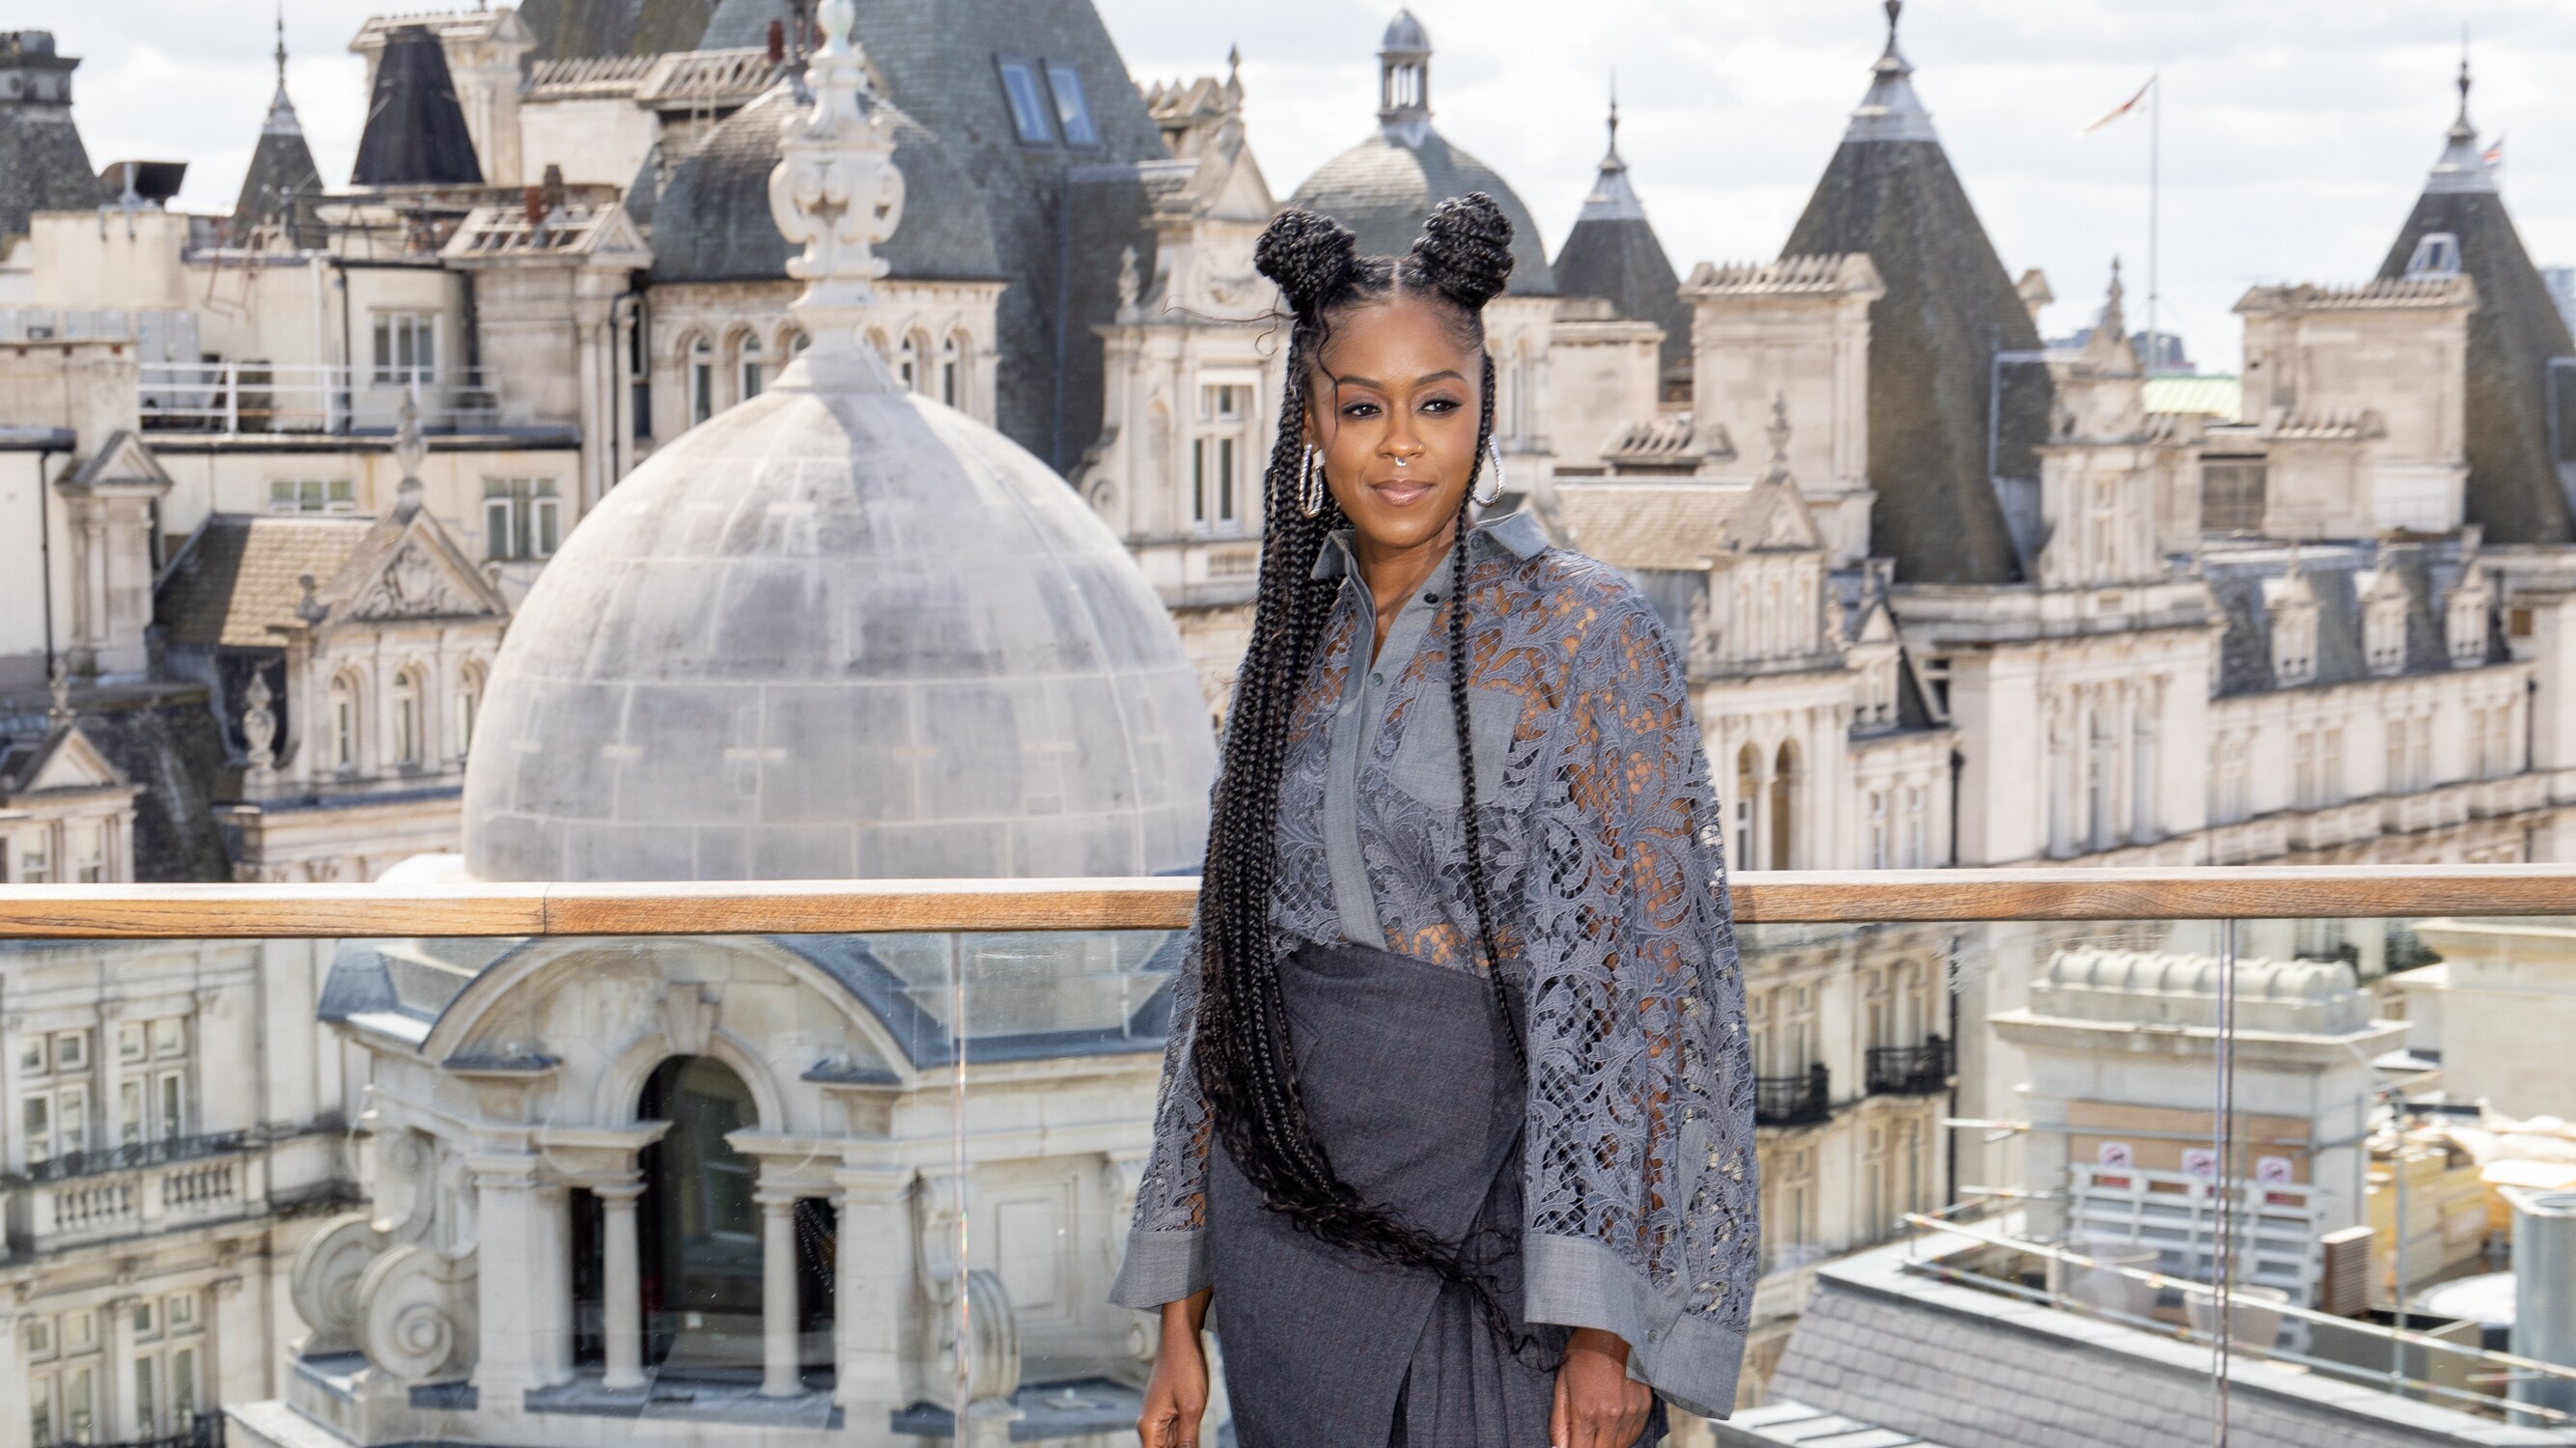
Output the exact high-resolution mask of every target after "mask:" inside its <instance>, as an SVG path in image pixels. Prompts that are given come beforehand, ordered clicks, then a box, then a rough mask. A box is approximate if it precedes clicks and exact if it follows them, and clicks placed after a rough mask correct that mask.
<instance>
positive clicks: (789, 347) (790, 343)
mask: <svg viewBox="0 0 2576 1448" xmlns="http://www.w3.org/2000/svg"><path fill="white" fill-rule="evenodd" d="M813 345H814V339H813V338H811V337H808V336H806V335H805V332H804V330H803V329H802V328H799V327H790V328H788V329H787V330H786V331H785V332H784V333H782V334H781V335H780V336H779V339H778V350H779V352H780V354H781V355H784V356H788V357H795V356H798V355H800V354H801V353H803V352H804V350H805V349H806V348H808V347H811V346H813Z"/></svg>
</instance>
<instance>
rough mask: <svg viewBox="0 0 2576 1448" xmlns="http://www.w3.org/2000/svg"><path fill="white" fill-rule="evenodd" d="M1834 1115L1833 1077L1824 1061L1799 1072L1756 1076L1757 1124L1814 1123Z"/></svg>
mask: <svg viewBox="0 0 2576 1448" xmlns="http://www.w3.org/2000/svg"><path fill="white" fill-rule="evenodd" d="M1833 1117H1834V1093H1833V1079H1832V1076H1831V1074H1830V1073H1829V1072H1827V1071H1826V1070H1825V1067H1824V1063H1823V1062H1821V1061H1820V1062H1818V1063H1816V1064H1815V1065H1813V1066H1809V1067H1808V1068H1807V1069H1806V1070H1805V1071H1803V1072H1800V1073H1798V1074H1796V1075H1791V1076H1756V1077H1754V1078H1753V1124H1754V1125H1756V1126H1813V1125H1815V1124H1816V1123H1817V1122H1820V1121H1831V1120H1833Z"/></svg>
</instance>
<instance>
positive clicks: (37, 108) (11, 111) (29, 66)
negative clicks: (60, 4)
mask: <svg viewBox="0 0 2576 1448" xmlns="http://www.w3.org/2000/svg"><path fill="white" fill-rule="evenodd" d="M79 64H80V62H79V61H77V60H74V59H72V58H71V57H69V56H61V55H57V54H55V53H54V37H53V35H52V34H51V33H50V32H47V31H43V30H11V31H5V32H0V70H7V71H21V70H23V71H27V72H42V73H44V75H45V76H48V77H51V78H52V80H51V83H50V84H48V85H46V86H45V87H44V89H45V90H46V91H47V92H48V96H49V98H47V99H43V100H38V99H34V98H28V99H15V98H12V99H8V100H0V241H5V240H7V239H8V238H10V237H13V236H24V235H26V233H27V218H28V216H29V215H31V214H32V213H35V212H38V211H77V210H80V209H81V208H84V207H89V206H96V205H97V204H98V203H99V202H100V201H101V200H102V199H104V198H103V196H102V191H101V187H100V185H99V179H98V173H97V172H96V171H94V170H92V169H91V168H90V164H89V148H88V147H86V146H84V145H82V144H81V134H80V128H79V127H78V126H76V125H74V124H73V123H72V108H71V103H70V94H71V91H70V83H71V80H70V72H71V70H72V68H73V67H75V66H77V65H79ZM29 89H33V87H29ZM54 93H59V95H60V96H61V97H62V99H61V100H60V101H59V102H58V101H56V100H54V99H52V98H50V97H51V95H52V94H54ZM12 95H13V97H14V96H15V92H14V91H13V92H12Z"/></svg>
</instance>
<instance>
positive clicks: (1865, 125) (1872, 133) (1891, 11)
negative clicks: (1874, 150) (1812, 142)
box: [1843, 0, 1939, 141]
mask: <svg viewBox="0 0 2576 1448" xmlns="http://www.w3.org/2000/svg"><path fill="white" fill-rule="evenodd" d="M1904 13H1905V0H1887V49H1885V50H1884V51H1881V52H1880V53H1879V57H1878V61H1877V63H1876V64H1874V65H1872V66H1871V67H1870V68H1869V69H1870V82H1869V94H1867V95H1865V96H1862V97H1861V98H1860V105H1859V106H1858V107H1857V108H1856V109H1854V110H1853V111H1852V119H1851V126H1850V128H1849V129H1847V130H1845V131H1844V132H1843V139H1844V140H1845V141H1930V140H1937V139H1939V138H1938V137H1936V136H1935V135H1934V134H1933V133H1932V113H1931V112H1929V111H1927V110H1925V109H1923V101H1922V99H1921V98H1920V97H1918V96H1916V95H1915V94H1914V81H1913V75H1914V67H1913V66H1912V65H1910V64H1908V63H1907V61H1906V59H1905V55H1904V52H1902V51H1900V50H1898V49H1897V48H1896V22H1897V19H1898V18H1899V17H1900V16H1902V15H1903V14H1904Z"/></svg>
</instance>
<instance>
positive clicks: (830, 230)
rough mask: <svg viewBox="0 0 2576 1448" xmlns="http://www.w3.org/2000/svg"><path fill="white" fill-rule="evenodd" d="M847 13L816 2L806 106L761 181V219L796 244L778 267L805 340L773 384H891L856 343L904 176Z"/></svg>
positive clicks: (790, 123) (827, 0) (835, 2)
mask: <svg viewBox="0 0 2576 1448" xmlns="http://www.w3.org/2000/svg"><path fill="white" fill-rule="evenodd" d="M855 15H856V7H855V6H854V5H853V4H852V0H823V4H822V7H821V14H820V16H819V17H818V18H819V19H820V21H821V24H822V29H823V48H822V49H821V50H819V51H816V52H815V54H814V57H813V59H812V60H811V61H810V62H809V63H808V64H807V66H806V70H805V84H806V88H807V89H808V90H809V91H810V92H811V93H812V95H813V100H812V102H811V103H810V104H807V105H802V106H799V107H797V108H796V109H795V110H794V111H793V112H791V113H790V114H789V116H788V118H787V121H786V123H785V127H784V134H783V136H782V137H781V139H780V141H779V143H778V169H776V170H775V171H772V172H771V173H770V175H769V214H770V216H771V218H772V219H774V220H775V221H776V222H777V223H778V230H779V233H780V234H781V235H783V236H785V237H786V238H787V240H788V242H789V244H791V245H796V244H801V245H802V246H803V247H804V248H805V250H804V253H803V254H802V255H800V256H795V257H790V258H789V259H788V262H787V274H788V275H789V276H792V277H794V278H796V279H797V280H799V281H801V282H804V283H805V293H804V295H802V296H800V297H798V298H797V299H796V300H795V301H794V302H793V303H791V304H789V307H788V310H790V311H791V312H793V313H795V315H796V320H797V323H798V325H800V326H802V327H803V328H804V329H805V335H806V336H808V337H810V338H812V339H813V345H812V346H810V347H808V348H806V349H805V351H804V352H803V353H802V354H801V355H799V356H798V358H797V359H796V361H795V362H794V363H792V364H791V365H790V366H789V368H788V371H787V374H786V375H785V376H783V377H781V378H780V379H779V381H780V385H781V387H782V388H791V389H792V388H794V387H796V386H797V385H799V384H800V383H801V384H802V385H804V386H806V387H809V388H810V387H813V386H815V385H816V384H818V383H819V384H821V385H822V386H824V387H827V388H830V389H832V390H877V389H879V388H883V387H888V386H891V385H892V383H891V381H890V379H889V377H888V374H887V373H886V370H885V366H884V364H883V363H882V362H880V361H878V360H877V356H876V353H875V352H874V351H873V350H871V349H870V348H868V347H867V346H866V345H864V344H863V343H861V342H860V340H859V324H860V322H861V321H862V320H863V319H864V318H865V317H866V315H867V310H868V306H869V304H870V303H871V302H873V301H874V300H875V298H876V282H877V278H879V277H882V276H884V275H885V274H886V271H887V263H886V261H885V260H884V259H883V258H881V257H879V256H878V255H877V254H876V248H877V247H878V246H881V245H883V244H884V243H885V241H886V240H887V238H889V237H891V236H893V235H894V230H895V226H896V224H897V223H898V222H899V221H901V220H902V218H903V173H902V172H901V171H898V170H896V169H895V165H894V133H893V129H892V128H891V127H890V126H889V125H888V124H887V122H886V117H885V113H884V112H883V111H882V110H881V109H880V108H879V102H878V100H877V97H876V96H875V95H874V94H873V93H871V92H870V91H869V89H868V74H867V62H866V60H865V59H863V58H862V57H861V56H860V55H859V53H858V50H857V48H856V47H854V46H853V45H852V44H851V42H850V24H851V21H852V20H853V19H854V18H855ZM800 373H801V374H802V375H800Z"/></svg>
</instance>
